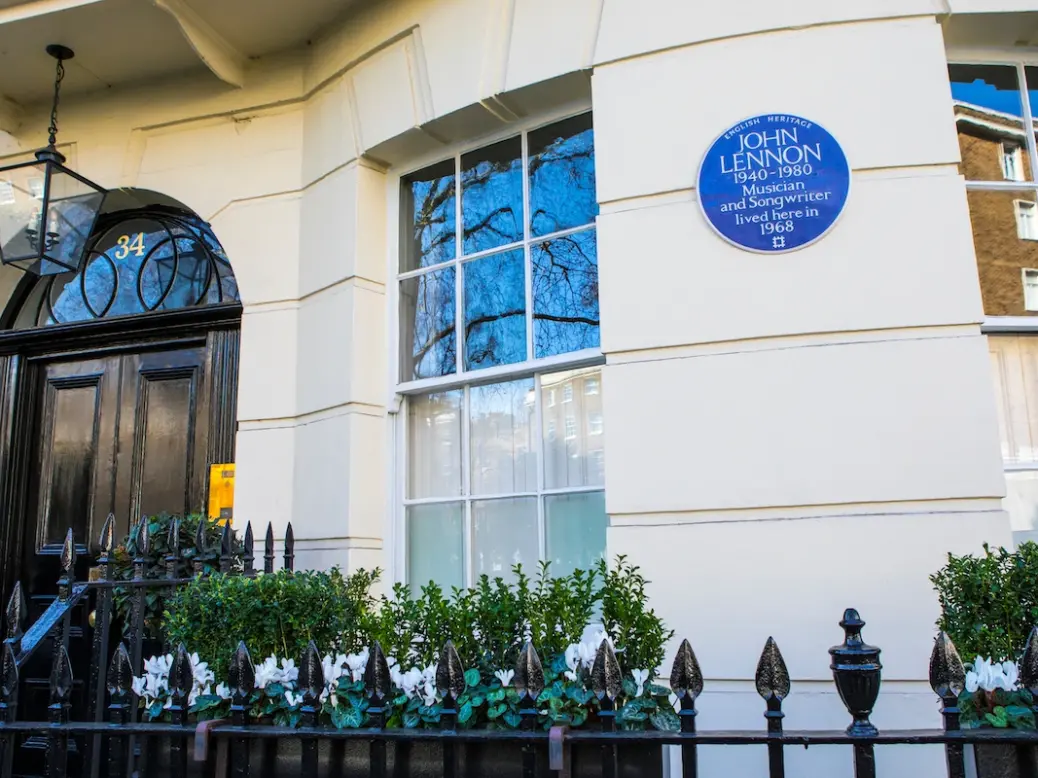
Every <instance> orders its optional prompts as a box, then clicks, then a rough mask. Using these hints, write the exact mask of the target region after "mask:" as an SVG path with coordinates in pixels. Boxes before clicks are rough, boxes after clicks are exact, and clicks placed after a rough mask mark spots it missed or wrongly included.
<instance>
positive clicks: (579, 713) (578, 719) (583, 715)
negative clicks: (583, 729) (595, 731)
mask: <svg viewBox="0 0 1038 778" xmlns="http://www.w3.org/2000/svg"><path fill="white" fill-rule="evenodd" d="M587 716H588V711H587V708H577V710H576V712H575V713H574V714H573V726H574V727H579V726H580V725H581V724H583V723H584V722H585V721H587Z"/></svg>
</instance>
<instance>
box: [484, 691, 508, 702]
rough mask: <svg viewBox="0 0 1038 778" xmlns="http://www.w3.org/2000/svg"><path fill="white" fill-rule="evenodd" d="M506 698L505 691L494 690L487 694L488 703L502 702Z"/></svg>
mask: <svg viewBox="0 0 1038 778" xmlns="http://www.w3.org/2000/svg"><path fill="white" fill-rule="evenodd" d="M504 698H505V690H504V689H494V690H493V691H490V692H487V702H501V700H503V699H504Z"/></svg>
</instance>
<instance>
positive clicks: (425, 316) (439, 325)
mask: <svg viewBox="0 0 1038 778" xmlns="http://www.w3.org/2000/svg"><path fill="white" fill-rule="evenodd" d="M455 272H457V271H456V270H455V269H454V268H453V267H447V268H444V269H443V270H434V271H432V272H429V273H425V274H423V275H420V276H416V277H414V278H407V279H404V280H403V281H401V282H400V340H401V370H400V376H401V378H402V379H403V380H404V381H411V380H414V379H417V378H431V377H433V376H441V375H450V374H451V373H453V372H455V370H456V369H457V349H458V339H457V333H456V332H455V320H454V316H455V310H454V296H455V285H454V277H455V276H454V274H455Z"/></svg>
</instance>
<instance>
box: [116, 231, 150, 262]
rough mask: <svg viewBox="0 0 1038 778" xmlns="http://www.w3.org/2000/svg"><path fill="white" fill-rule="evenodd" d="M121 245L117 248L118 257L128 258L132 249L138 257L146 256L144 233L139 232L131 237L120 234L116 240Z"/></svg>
mask: <svg viewBox="0 0 1038 778" xmlns="http://www.w3.org/2000/svg"><path fill="white" fill-rule="evenodd" d="M115 243H116V245H117V246H118V247H119V248H117V249H116V250H115V258H116V259H126V258H127V257H128V256H130V252H131V251H132V252H133V253H134V254H136V255H137V256H138V257H143V256H144V233H143V232H138V233H137V234H136V235H134V236H133V238H132V239H131V238H130V236H129V235H120V236H119V237H118V239H117V240H116V241H115Z"/></svg>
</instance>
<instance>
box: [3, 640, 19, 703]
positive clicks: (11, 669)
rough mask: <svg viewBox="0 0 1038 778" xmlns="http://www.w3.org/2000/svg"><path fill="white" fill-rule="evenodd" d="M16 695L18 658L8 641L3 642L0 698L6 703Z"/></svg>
mask: <svg viewBox="0 0 1038 778" xmlns="http://www.w3.org/2000/svg"><path fill="white" fill-rule="evenodd" d="M17 695H18V658H17V657H16V656H15V648H14V646H13V645H11V644H10V643H4V648H3V664H2V666H0V699H2V701H3V702H5V703H6V704H7V705H10V704H11V701H12V700H14V699H16V698H17Z"/></svg>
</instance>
